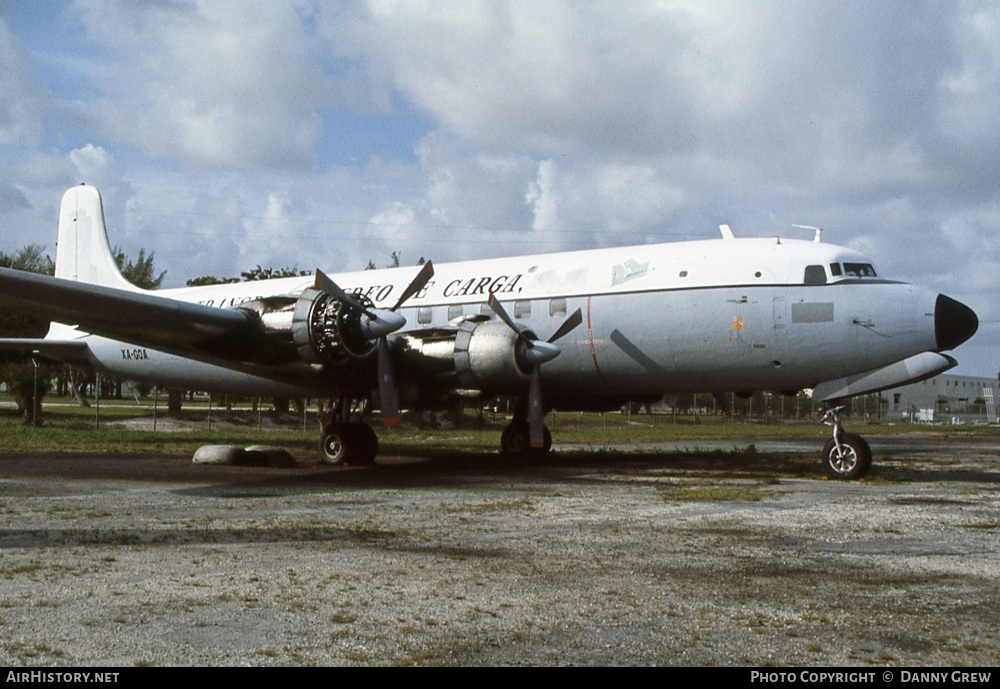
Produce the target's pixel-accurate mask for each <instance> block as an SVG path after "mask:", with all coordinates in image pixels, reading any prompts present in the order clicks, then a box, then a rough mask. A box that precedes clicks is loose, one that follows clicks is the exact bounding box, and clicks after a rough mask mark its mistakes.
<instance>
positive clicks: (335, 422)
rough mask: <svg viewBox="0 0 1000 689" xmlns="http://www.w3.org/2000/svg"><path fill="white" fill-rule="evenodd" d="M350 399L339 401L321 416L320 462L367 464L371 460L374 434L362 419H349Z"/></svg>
mask: <svg viewBox="0 0 1000 689" xmlns="http://www.w3.org/2000/svg"><path fill="white" fill-rule="evenodd" d="M350 411H351V410H350V402H349V400H343V399H342V400H340V401H339V402H338V404H337V405H335V406H334V408H333V409H331V410H330V411H328V412H327V413H325V414H323V415H322V416H321V420H320V425H321V428H322V431H320V436H319V461H320V462H322V463H324V464H351V465H356V466H368V465H371V464H374V463H375V456H376V455H377V454H378V437H377V436H376V435H375V431H374V430H373V429H372V427H371V426H369V425H368V424H366V423H364V422H363V421H360V420H358V421H354V422H351V421H350Z"/></svg>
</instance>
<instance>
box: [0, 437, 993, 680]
mask: <svg viewBox="0 0 1000 689" xmlns="http://www.w3.org/2000/svg"><path fill="white" fill-rule="evenodd" d="M730 445H731V443H730ZM871 445H872V447H873V450H874V453H875V456H876V462H877V463H878V465H879V469H878V470H877V471H876V472H874V476H873V478H872V480H870V481H867V482H864V483H838V482H831V481H824V480H821V479H820V477H819V475H818V473H817V471H816V470H817V469H818V465H819V463H818V460H816V459H813V457H812V456H810V457H809V459H808V462H805V461H804V460H801V459H800V454H799V453H800V451H801V450H802V449H803V446H802V441H796V440H790V441H782V440H770V441H756V452H755V453H754V452H745V451H744V452H733V451H731V449H728V446H727V445H726V444H725V443H722V444H720V445H715V444H706V445H705V446H704V447H702V448H700V450H702V451H696V448H693V447H688V448H681V449H680V450H679V451H678V449H677V448H670V447H649V446H644V447H637V448H630V450H632V451H630V452H624V453H620V452H619V453H612V452H608V451H606V450H605V449H601V448H568V447H560V448H557V449H558V450H559V452H558V453H557V454H556V455H555V456H554V457H553V458H552V459H551V460H548V461H546V462H545V463H543V464H542V465H540V466H530V467H528V466H523V465H518V464H515V463H511V462H508V461H505V460H503V459H501V458H499V457H498V456H496V455H493V454H487V453H481V454H475V453H465V454H457V453H455V454H448V453H438V454H431V453H428V454H427V455H425V456H421V457H392V458H383V459H381V460H380V461H381V464H380V465H379V466H376V467H373V468H339V467H327V466H321V465H317V464H315V463H314V462H313V461H312V460H311V459H308V458H301V460H302V461H301V464H300V466H299V467H298V468H295V469H271V468H238V467H211V466H193V465H192V464H191V463H190V458H188V457H171V456H148V455H147V456H139V457H136V456H113V457H109V456H95V455H68V454H67V455H57V454H45V455H29V456H24V455H18V456H15V455H0V489H2V497H0V513H2V521H0V570H2V579H0V581H2V588H0V663H3V664H5V665H8V666H18V665H59V666H82V665H96V666H133V665H387V664H401V665H413V664H417V665H421V664H449V665H450V664H468V665H483V664H487V665H494V664H513V665H561V664H573V665H626V664H627V665H633V664H635V665H653V664H656V665H660V664H663V665H736V664H739V665H769V664H774V665H796V664H802V665H862V666H864V665H876V666H882V665H890V666H891V665H959V664H965V665H996V664H998V663H1000V629H998V618H997V612H996V611H997V609H998V607H1000V542H998V538H997V536H998V533H1000V443H998V441H997V440H996V439H989V438H957V437H956V438H943V437H942V438H934V437H926V436H920V437H906V436H900V437H894V438H872V439H871ZM727 449H728V451H726V450H727ZM814 452H815V449H814Z"/></svg>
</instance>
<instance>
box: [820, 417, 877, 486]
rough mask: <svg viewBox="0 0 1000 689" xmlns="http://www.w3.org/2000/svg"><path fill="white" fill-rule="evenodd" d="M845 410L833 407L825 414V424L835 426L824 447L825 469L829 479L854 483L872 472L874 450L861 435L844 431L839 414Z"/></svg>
mask: <svg viewBox="0 0 1000 689" xmlns="http://www.w3.org/2000/svg"><path fill="white" fill-rule="evenodd" d="M843 408H844V407H842V406H841V407H833V408H832V409H827V410H826V413H825V414H823V423H824V424H825V425H827V426H833V437H832V438H830V439H829V440H828V441H826V445H824V446H823V469H824V470H825V471H826V475H827V476H828V477H829V478H832V479H839V480H844V481H853V480H855V479H859V478H864V477H865V476H867V475H868V472H869V471H871V468H872V449H871V448H870V447H869V446H868V443H867V442H866V441H865V439H864V438H862V437H861V436H860V435H856V434H854V433H848V432H847V431H845V430H844V427H843V425H842V424H841V423H840V415H839V413H838V412H840V410H841V409H843Z"/></svg>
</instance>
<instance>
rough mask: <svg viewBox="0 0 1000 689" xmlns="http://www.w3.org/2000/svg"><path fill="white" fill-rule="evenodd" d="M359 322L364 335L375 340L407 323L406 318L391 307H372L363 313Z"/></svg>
mask: <svg viewBox="0 0 1000 689" xmlns="http://www.w3.org/2000/svg"><path fill="white" fill-rule="evenodd" d="M372 316H374V318H372ZM358 324H359V326H360V327H361V334H362V335H364V336H365V337H367V338H368V339H369V340H375V339H378V338H380V337H385V336H386V335H388V334H389V333H394V332H396V331H397V330H399V329H400V328H402V327H403V326H404V325H406V319H405V318H404V317H403V316H402V315H400V314H398V313H396V312H395V311H390V310H389V309H370V311H369V312H368V313H363V314H361V318H360V320H359V322H358Z"/></svg>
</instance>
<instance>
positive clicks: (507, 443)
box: [500, 421, 552, 457]
mask: <svg viewBox="0 0 1000 689" xmlns="http://www.w3.org/2000/svg"><path fill="white" fill-rule="evenodd" d="M543 437H544V440H543V443H544V445H543V447H532V446H531V442H530V433H529V432H528V424H526V423H519V422H517V421H513V422H511V423H509V424H508V425H507V427H506V428H504V429H503V433H501V434H500V453H501V454H504V455H507V456H508V457H529V456H541V455H545V454H548V453H549V452H550V451H551V450H552V433H550V432H549V429H548V427H547V426H546V427H545V428H544V436H543Z"/></svg>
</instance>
